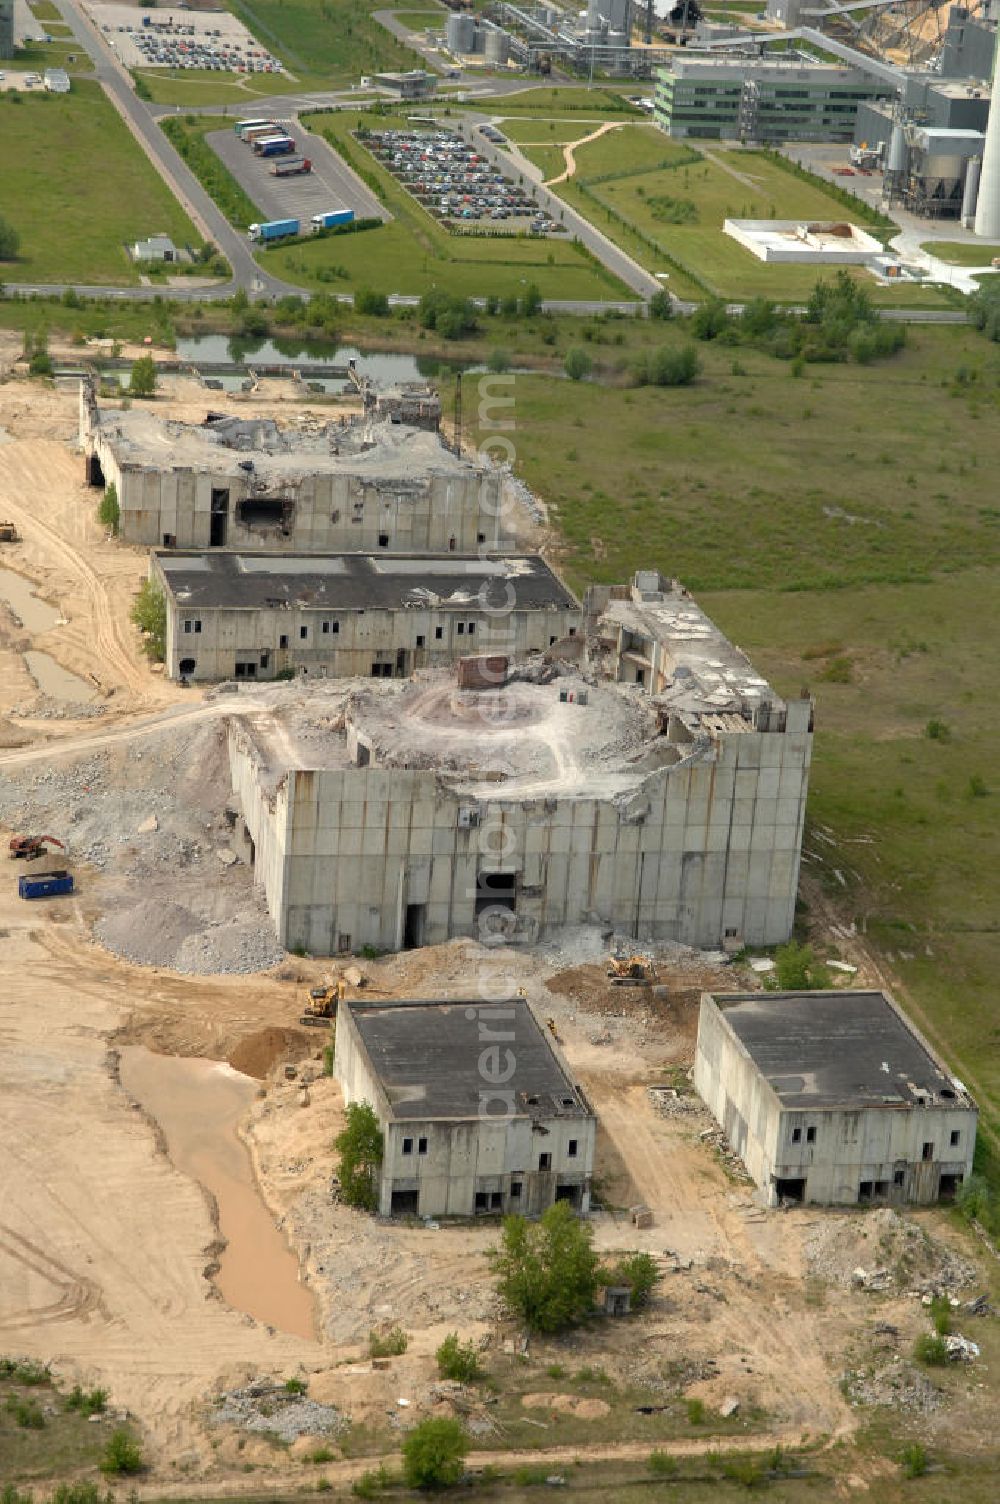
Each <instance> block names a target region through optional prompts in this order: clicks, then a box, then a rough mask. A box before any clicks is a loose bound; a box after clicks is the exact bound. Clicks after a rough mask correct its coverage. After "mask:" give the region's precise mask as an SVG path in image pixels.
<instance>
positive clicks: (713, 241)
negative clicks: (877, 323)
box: [526, 125, 948, 308]
mask: <svg viewBox="0 0 1000 1504" xmlns="http://www.w3.org/2000/svg"><path fill="white" fill-rule="evenodd" d="M657 137H659V140H658V139H657ZM657 153H659V154H660V160H667V161H669V160H670V159H671V157H673V160H674V162H675V163H676V164H677V165H674V166H670V167H667V168H665V169H663V170H661V171H652V170H650V169H651V168H652V167H655V164H656V161H657ZM526 155H528V156H529V157H532V148H530V147H529V148H527V151H526ZM690 156H691V150H690V148H689V147H688V146H686V145H684V144H682V143H679V142H671V141H670V140H669V138H667V137H664V136H662V135H660V133H659V132H658V131H656V129H655V128H650V127H648V126H632V125H629V126H625V127H623V129H622V130H620V131H612V132H609V133H607V134H606V135H604V136H602V137H601V138H600V139H599V140H597V141H592V142H591V143H590V144H589V145H587V146H582V147H580V149H579V151H578V152H577V154H576V162H577V175H576V177H575V178H573V179H570V180H568V181H567V182H566V183H564V184H561V185H560V186H559V188H558V189H557V190H556V191H557V192H558V193H559V195H560V196H561V197H563V198H565V200H566V202H567V203H569V204H571V205H572V206H573V207H574V208H575V209H577V210H578V211H579V212H580V213H582V214H585V215H586V216H587V218H588V219H590V220H592V222H593V223H594V224H595V225H596V226H597V227H598V228H599V229H601V230H603V231H604V233H605V234H607V235H608V236H609V237H610V238H611V239H612V240H614V241H615V242H616V243H617V244H619V245H621V246H622V248H623V249H624V250H627V251H628V252H629V253H630V254H631V255H633V256H634V257H635V259H636V260H638V261H639V262H640V263H641V264H642V265H643V266H645V267H646V268H647V269H648V270H649V271H652V272H653V273H654V274H655V273H658V272H668V273H669V286H670V288H671V290H672V291H673V292H676V293H677V294H678V296H681V297H692V296H694V297H699V296H704V294H705V292H706V291H709V292H712V293H714V294H716V295H717V296H719V297H724V298H728V299H744V298H752V297H757V296H762V297H770V298H774V299H775V300H778V301H784V302H795V301H800V300H801V299H803V298H805V297H806V296H807V295H808V293H809V290H810V289H811V287H812V286H813V283H814V282H815V280H816V272H815V269H814V268H811V267H799V266H768V265H767V264H766V263H765V262H763V261H758V260H757V259H756V257H754V256H752V255H751V254H750V252H749V251H745V250H744V249H743V248H742V247H741V246H740V245H738V244H737V243H736V241H735V240H732V239H731V238H730V237H729V236H727V235H725V234H723V231H722V224H723V221H724V220H725V219H727V218H733V219H836V218H843V217H844V214H845V210H844V208H843V206H842V205H841V204H839V203H838V202H837V200H836V199H834V198H832V197H831V196H830V195H829V194H827V193H825V192H824V191H823V190H822V189H821V188H818V187H816V186H814V185H813V184H812V183H809V182H804V181H802V180H801V179H799V178H797V177H795V176H793V175H792V174H791V173H788V172H785V171H784V170H783V169H782V168H781V167H778V166H776V165H775V164H774V163H773V162H770V161H768V160H767V159H766V158H764V157H762V156H759V155H751V154H747V153H742V152H739V151H735V150H733V151H729V150H725V149H722V148H716V147H712V148H711V149H710V150H709V149H706V151H705V154H704V156H702V157H701V158H700V160H697V161H694V162H692V161H691V160H690ZM540 165H543V166H544V165H546V164H545V163H544V162H540ZM608 174H619V175H618V176H615V177H608V176H607V175H608ZM600 178H603V179H604V181H600V182H597V181H594V180H595V179H600ZM670 201H673V202H674V203H675V204H676V203H677V202H678V201H679V202H680V203H681V204H682V205H686V206H688V207H689V210H690V214H691V218H690V221H689V222H686V223H673V222H671V218H670V212H669V207H668V205H669V202H670ZM616 215H617V216H621V219H622V220H623V221H624V224H622V223H620V222H619V221H618V220H617V219H616V218H615V217H614V216H616ZM633 232H637V233H633ZM671 263H673V264H671ZM858 275H859V276H862V277H863V279H864V281H865V282H866V283H867V285H868V286H869V287H870V288H871V291H872V296H873V298H874V299H875V301H876V302H880V303H886V304H889V305H892V306H905V307H928V308H936V307H946V306H948V300H947V295H946V294H945V293H943V292H941V291H940V290H938V289H937V288H935V287H931V286H928V287H920V286H915V285H914V284H912V283H911V284H909V285H906V284H901V285H900V286H899V287H890V288H878V287H876V286H875V284H874V283H873V282H872V281H871V279H870V278H869V277H868V276H867V274H866V273H859V274H858Z"/></svg>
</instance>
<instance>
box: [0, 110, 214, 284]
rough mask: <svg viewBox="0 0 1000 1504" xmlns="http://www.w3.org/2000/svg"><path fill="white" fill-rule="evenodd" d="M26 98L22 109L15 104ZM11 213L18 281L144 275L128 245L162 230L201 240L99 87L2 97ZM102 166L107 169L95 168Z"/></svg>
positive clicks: (10, 276)
mask: <svg viewBox="0 0 1000 1504" xmlns="http://www.w3.org/2000/svg"><path fill="white" fill-rule="evenodd" d="M15 98H20V101H21V102H20V103H19V104H17V105H15V104H13V103H12V100H13V99H15ZM0 140H2V142H3V183H4V195H3V197H4V212H5V213H6V215H7V216H8V218H9V219H10V220H11V222H12V223H13V225H14V226H15V228H16V229H17V230H18V231H19V233H20V236H21V252H20V256H19V258H18V260H17V261H16V262H5V263H4V265H3V268H2V275H3V278H4V280H6V281H9V282H71V283H72V282H76V283H83V284H93V283H96V284H100V283H123V282H132V283H137V282H138V281H139V274H138V271H137V270H136V268H135V267H134V266H133V264H132V262H131V261H130V260H129V258H128V255H127V254H126V251H125V246H126V245H127V244H128V243H129V242H130V241H135V240H140V239H144V238H145V237H146V236H147V235H153V234H158V233H160V232H161V231H162V232H164V233H165V234H167V235H170V236H172V237H173V239H174V240H175V241H176V242H177V244H178V245H198V244H200V241H201V238H200V236H199V235H198V234H197V232H196V231H195V228H194V226H193V225H192V223H191V221H190V220H189V219H188V217H187V215H186V214H185V213H184V211H183V209H182V208H181V207H180V205H179V204H178V203H177V201H176V199H175V198H174V197H173V195H172V194H171V193H170V191H169V189H168V188H167V187H166V186H165V184H164V183H163V182H162V181H161V179H160V177H159V175H158V174H157V172H156V170H155V169H154V168H153V166H152V165H151V164H150V162H149V160H148V158H147V157H146V155H145V153H144V152H143V151H142V149H141V147H140V146H139V145H138V144H137V143H136V141H135V139H134V138H133V136H132V135H131V134H130V132H129V131H128V130H127V129H126V127H125V125H124V124H123V123H122V120H121V118H120V116H119V115H118V113H117V111H116V110H115V109H114V108H113V106H112V105H111V104H109V103H108V101H107V99H106V98H105V96H104V94H103V92H102V90H101V89H100V88H99V87H98V86H97V84H95V83H90V82H86V81H83V82H74V85H73V90H72V92H71V93H69V94H44V93H41V92H39V93H37V94H29V95H26V96H25V95H22V96H16V95H11V94H8V95H2V96H0ZM95 162H100V164H101V170H100V172H94V171H93V165H94V163H95Z"/></svg>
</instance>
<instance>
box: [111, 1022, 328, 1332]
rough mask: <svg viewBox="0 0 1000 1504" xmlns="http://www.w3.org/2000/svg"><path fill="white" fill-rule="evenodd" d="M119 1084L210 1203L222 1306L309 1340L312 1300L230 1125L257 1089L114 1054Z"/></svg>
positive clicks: (219, 1072) (222, 1076) (224, 1070)
mask: <svg viewBox="0 0 1000 1504" xmlns="http://www.w3.org/2000/svg"><path fill="white" fill-rule="evenodd" d="M120 1070H121V1081H122V1085H123V1086H124V1088H125V1090H126V1091H127V1092H128V1094H129V1096H131V1097H133V1098H134V1099H135V1100H136V1101H137V1102H139V1103H141V1105H142V1106H143V1107H144V1108H145V1110H146V1112H148V1113H149V1115H150V1117H151V1118H154V1119H155V1121H156V1122H157V1123H158V1124H159V1126H160V1129H161V1130H162V1132H163V1136H164V1139H165V1140H166V1145H167V1153H168V1155H169V1157H170V1161H171V1163H172V1164H173V1165H174V1167H175V1168H176V1169H178V1170H180V1172H181V1173H182V1174H184V1175H188V1176H190V1177H191V1178H192V1179H193V1180H196V1181H197V1182H198V1183H199V1185H201V1186H203V1187H204V1188H205V1190H207V1191H208V1192H210V1194H211V1195H212V1196H213V1197H214V1198H215V1203H216V1206H217V1207H218V1213H219V1232H220V1235H221V1236H222V1237H223V1238H225V1239H226V1247H225V1250H224V1251H223V1253H222V1254H221V1255H220V1258H219V1271H218V1274H217V1275H216V1276H215V1283H216V1285H217V1287H218V1290H219V1293H220V1295H221V1296H222V1298H223V1299H224V1300H225V1302H226V1304H227V1305H230V1306H233V1307H234V1308H235V1309H236V1310H238V1311H245V1312H247V1314H248V1315H250V1316H253V1317H255V1318H256V1319H257V1320H258V1321H262V1322H266V1323H267V1325H268V1326H273V1327H276V1328H277V1329H278V1330H279V1331H282V1332H289V1333H291V1334H293V1335H294V1336H298V1337H306V1338H315V1337H316V1310H315V1305H314V1302H313V1297H312V1296H311V1294H310V1293H309V1291H308V1289H307V1288H306V1286H305V1285H303V1284H302V1283H300V1280H299V1263H298V1259H297V1258H296V1257H295V1255H294V1254H293V1253H292V1251H291V1249H290V1248H289V1246H288V1244H287V1243H286V1242H285V1239H284V1238H283V1236H282V1234H281V1233H280V1232H279V1231H278V1229H277V1228H276V1227H275V1225H274V1219H273V1217H272V1216H271V1213H270V1211H269V1210H268V1208H267V1205H266V1203H265V1201H264V1198H263V1197H262V1196H261V1194H260V1191H259V1189H258V1187H257V1183H256V1181H255V1179H254V1176H253V1170H252V1167H251V1163H250V1155H249V1153H248V1151H247V1149H246V1146H245V1145H244V1143H243V1142H242V1140H241V1139H240V1137H239V1135H238V1134H237V1131H236V1125H237V1123H238V1122H239V1121H240V1119H241V1118H242V1117H243V1115H244V1113H245V1112H246V1111H247V1109H248V1107H249V1106H250V1103H251V1102H252V1101H253V1099H254V1097H255V1096H256V1095H257V1092H258V1091H259V1089H260V1082H259V1081H256V1080H255V1079H254V1078H253V1077H252V1076H243V1075H241V1074H240V1072H239V1071H234V1070H233V1069H232V1068H231V1067H230V1066H228V1065H225V1064H223V1063H221V1062H220V1061H218V1060H199V1059H194V1060H192V1059H182V1058H180V1057H178V1056H174V1055H155V1054H153V1052H152V1051H151V1050H147V1049H144V1048H143V1047H142V1046H140V1045H128V1046H126V1047H125V1048H124V1049H123V1050H122V1051H121V1066H120Z"/></svg>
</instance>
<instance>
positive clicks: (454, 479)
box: [80, 382, 511, 554]
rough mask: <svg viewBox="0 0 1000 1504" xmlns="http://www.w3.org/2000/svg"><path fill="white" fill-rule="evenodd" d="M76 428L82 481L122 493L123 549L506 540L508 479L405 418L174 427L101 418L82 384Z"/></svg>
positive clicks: (149, 416) (286, 549)
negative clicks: (504, 493)
mask: <svg viewBox="0 0 1000 1504" xmlns="http://www.w3.org/2000/svg"><path fill="white" fill-rule="evenodd" d="M80 430H81V431H80V440H81V444H82V447H83V451H84V455H85V458H86V469H87V479H88V481H89V482H90V484H91V485H94V486H100V487H104V486H106V485H113V486H114V487H115V489H116V491H117V495H118V505H119V510H120V521H119V527H118V532H119V535H120V537H121V538H122V539H124V541H125V542H126V543H137V544H144V545H146V546H148V547H153V548H182V549H206V548H233V549H244V550H269V551H272V552H273V551H280V552H282V553H289V554H307V553H321V552H340V551H346V552H355V551H360V550H371V551H372V552H377V551H379V550H383V549H384V550H387V551H389V552H393V551H395V552H398V553H412V552H420V551H424V550H428V551H435V552H442V553H475V552H476V551H477V550H478V549H485V550H489V551H492V552H496V551H498V550H503V549H505V548H509V547H510V546H511V544H510V543H509V542H507V541H506V540H505V539H504V537H503V528H502V526H501V484H502V473H501V471H500V470H499V469H498V468H497V467H494V466H491V465H484V464H476V463H473V462H471V461H469V460H466V459H461V458H459V457H458V456H457V455H456V454H454V453H453V452H452V451H451V450H449V449H448V448H447V447H446V446H445V444H444V443H443V442H442V440H441V439H440V437H439V436H438V435H437V434H436V433H433V432H429V431H426V430H422V429H416V428H409V427H407V426H405V425H404V424H399V423H394V422H392V421H384V422H381V423H379V422H375V421H372V420H370V419H369V420H366V421H362V422H350V421H347V420H343V421H341V422H334V423H329V424H322V423H318V422H317V421H316V420H315V419H312V418H309V419H306V420H305V421H302V422H299V423H298V424H295V425H291V426H288V427H282V426H279V425H278V424H277V423H276V422H275V421H274V420H273V419H271V418H251V419H245V418H237V417H226V416H223V415H220V414H214V413H210V414H209V415H208V416H207V418H206V419H205V421H204V422H203V423H179V422H172V421H169V420H166V419H163V418H160V417H157V416H156V415H155V414H153V413H149V412H145V411H143V410H142V409H140V408H132V409H130V410H124V409H121V408H116V409H105V410H103V411H102V410H101V409H99V408H98V405H97V402H96V399H95V397H94V392H93V386H92V384H90V383H89V382H82V383H81V423H80Z"/></svg>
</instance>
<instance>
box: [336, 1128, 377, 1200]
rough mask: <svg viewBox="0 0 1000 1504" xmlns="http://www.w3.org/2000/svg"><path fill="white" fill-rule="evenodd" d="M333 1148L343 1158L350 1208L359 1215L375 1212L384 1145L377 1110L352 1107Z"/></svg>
mask: <svg viewBox="0 0 1000 1504" xmlns="http://www.w3.org/2000/svg"><path fill="white" fill-rule="evenodd" d="M333 1147H334V1148H335V1149H336V1151H337V1153H338V1154H339V1155H340V1171H339V1173H340V1194H341V1195H342V1196H343V1198H344V1200H345V1201H346V1203H347V1205H348V1206H354V1207H357V1208H358V1210H359V1211H364V1212H373V1211H375V1210H376V1208H377V1207H378V1167H379V1165H380V1164H381V1163H382V1155H383V1152H384V1143H383V1139H382V1130H381V1128H380V1127H379V1125H378V1118H377V1117H376V1116H375V1109H374V1108H373V1107H372V1106H371V1105H370V1104H369V1103H368V1102H352V1103H351V1105H350V1106H349V1107H348V1109H347V1123H346V1125H345V1127H344V1128H343V1130H342V1131H341V1132H340V1133H338V1134H337V1137H336V1138H335V1139H334V1141H333Z"/></svg>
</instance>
